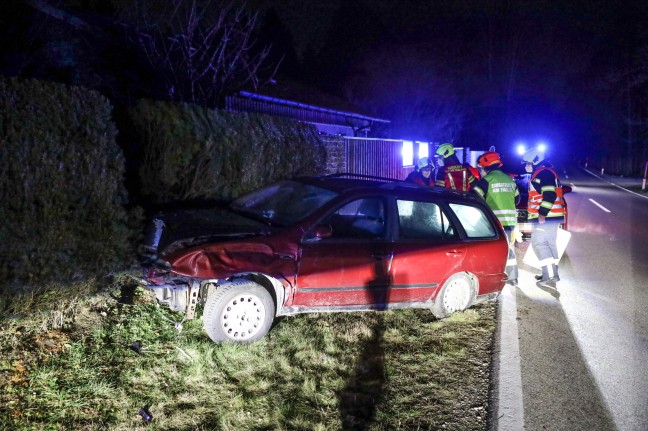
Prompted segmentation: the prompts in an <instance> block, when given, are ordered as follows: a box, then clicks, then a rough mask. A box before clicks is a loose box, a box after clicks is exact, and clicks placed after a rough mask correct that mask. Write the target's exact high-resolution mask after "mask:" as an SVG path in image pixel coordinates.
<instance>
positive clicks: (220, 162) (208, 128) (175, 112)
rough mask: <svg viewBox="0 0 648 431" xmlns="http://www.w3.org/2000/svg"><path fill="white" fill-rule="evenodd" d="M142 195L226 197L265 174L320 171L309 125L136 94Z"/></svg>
mask: <svg viewBox="0 0 648 431" xmlns="http://www.w3.org/2000/svg"><path fill="white" fill-rule="evenodd" d="M129 121H130V122H131V123H132V127H133V129H134V130H135V134H136V136H137V139H138V141H139V144H140V145H141V148H142V154H141V158H142V160H141V164H140V169H139V179H140V189H141V193H142V195H143V197H144V199H145V201H146V202H148V203H150V204H168V203H178V202H187V201H192V200H217V201H224V200H230V199H232V198H234V197H236V196H239V195H241V194H242V193H245V192H248V191H251V190H253V189H255V188H258V187H260V186H262V185H265V184H268V183H269V182H272V181H275V180H278V179H282V178H289V177H293V176H298V175H310V174H320V173H322V172H323V171H324V166H325V158H326V151H325V147H324V144H323V143H322V141H321V140H320V138H319V135H318V133H317V130H316V129H315V128H314V127H313V126H310V125H306V124H303V123H298V122H295V121H292V120H287V119H281V118H275V117H269V116H263V115H254V114H241V113H231V112H226V111H220V110H211V109H205V108H202V107H199V106H195V105H189V104H181V105H178V104H170V103H167V102H157V101H148V100H142V101H140V102H139V103H138V104H137V106H135V107H134V108H132V109H131V110H130V111H129Z"/></svg>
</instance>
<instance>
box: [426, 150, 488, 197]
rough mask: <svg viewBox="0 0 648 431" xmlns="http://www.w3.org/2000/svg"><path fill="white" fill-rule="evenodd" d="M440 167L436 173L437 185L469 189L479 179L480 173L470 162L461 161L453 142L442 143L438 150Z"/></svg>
mask: <svg viewBox="0 0 648 431" xmlns="http://www.w3.org/2000/svg"><path fill="white" fill-rule="evenodd" d="M436 154H437V156H438V159H437V163H438V164H439V169H438V170H437V174H436V185H437V186H441V187H445V188H447V189H454V190H463V191H466V190H469V189H470V185H471V184H472V183H473V182H474V181H475V180H477V179H478V178H476V177H479V173H478V172H477V171H475V170H474V168H473V167H472V166H470V165H468V164H465V163H461V162H460V161H459V159H458V158H457V155H456V154H455V149H454V147H453V146H452V144H441V145H439V148H437V150H436Z"/></svg>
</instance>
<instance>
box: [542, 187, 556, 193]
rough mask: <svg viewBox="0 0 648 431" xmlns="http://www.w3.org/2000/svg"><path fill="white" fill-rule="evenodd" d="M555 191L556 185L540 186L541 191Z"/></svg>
mask: <svg viewBox="0 0 648 431" xmlns="http://www.w3.org/2000/svg"><path fill="white" fill-rule="evenodd" d="M555 191H556V186H544V187H541V188H540V193H544V192H555Z"/></svg>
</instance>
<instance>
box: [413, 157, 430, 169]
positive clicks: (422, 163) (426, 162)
mask: <svg viewBox="0 0 648 431" xmlns="http://www.w3.org/2000/svg"><path fill="white" fill-rule="evenodd" d="M426 167H430V168H432V170H434V165H433V164H432V161H430V159H429V158H428V157H421V158H420V159H419V160H418V162H416V170H417V171H420V170H421V169H423V168H426Z"/></svg>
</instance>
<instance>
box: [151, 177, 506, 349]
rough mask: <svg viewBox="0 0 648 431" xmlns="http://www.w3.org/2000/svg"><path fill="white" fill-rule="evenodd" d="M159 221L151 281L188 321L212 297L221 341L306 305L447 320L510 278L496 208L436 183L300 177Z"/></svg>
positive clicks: (240, 338) (260, 329)
mask: <svg viewBox="0 0 648 431" xmlns="http://www.w3.org/2000/svg"><path fill="white" fill-rule="evenodd" d="M155 222H156V224H157V227H158V229H157V230H156V231H155V234H154V235H153V238H154V239H153V240H152V242H151V243H150V244H149V247H147V250H149V252H151V254H150V255H149V259H148V264H146V265H145V267H146V268H145V269H146V271H145V274H146V275H145V278H144V280H143V282H144V284H145V285H146V287H148V288H150V289H153V290H154V291H155V292H156V296H157V298H158V300H159V301H160V302H161V303H163V304H165V305H167V306H169V307H170V308H171V309H173V310H175V311H181V312H184V313H185V314H186V317H187V318H193V317H194V315H195V310H196V307H197V306H199V305H204V310H203V322H204V328H205V330H206V332H207V334H208V335H209V336H210V338H211V339H212V340H214V341H215V342H224V341H235V342H245V341H254V340H257V339H259V338H261V337H263V336H264V335H265V334H266V333H267V332H268V330H269V329H270V327H271V325H272V322H273V320H274V319H275V318H276V317H278V316H285V315H293V314H298V313H308V312H334V311H363V310H390V309H399V308H427V309H430V310H431V312H432V313H433V314H434V315H435V316H437V317H438V318H443V317H446V316H448V315H449V314H451V313H453V312H455V311H461V310H465V309H466V308H468V307H470V306H471V305H473V304H476V303H478V302H481V301H483V300H486V299H493V298H495V297H496V296H497V295H498V294H499V292H500V291H501V290H502V288H503V286H504V284H505V282H506V274H505V272H504V267H505V265H506V259H507V252H508V249H507V242H506V237H505V235H504V232H503V231H502V227H501V225H500V223H499V222H498V220H497V218H496V217H495V215H494V214H493V213H492V211H491V210H490V209H489V208H488V206H487V205H486V204H485V202H484V201H483V200H481V199H480V198H478V197H475V196H472V195H470V194H467V193H463V192H455V191H449V190H446V189H443V188H438V187H422V186H418V185H415V184H409V183H405V182H402V181H395V180H386V179H380V178H377V177H366V176H359V175H351V174H339V175H333V176H324V177H301V178H296V179H293V180H286V181H281V182H278V183H276V184H272V185H270V186H267V187H264V188H262V189H260V190H257V191H254V192H252V193H249V194H247V195H244V196H242V197H240V198H238V199H237V200H235V201H234V202H232V203H231V204H230V205H228V206H227V207H225V208H221V209H202V210H195V211H193V212H185V213H182V214H180V213H175V214H167V215H165V216H162V217H160V218H158V219H157V220H156V221H155ZM163 224H164V229H161V228H162V225H163ZM160 234H161V235H160Z"/></svg>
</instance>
